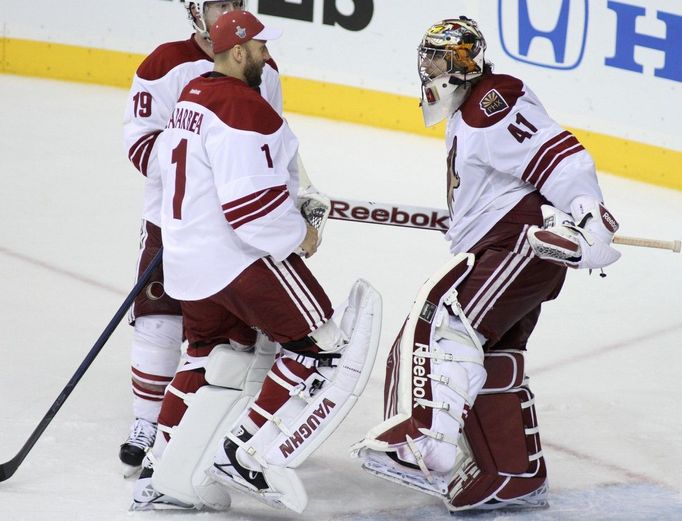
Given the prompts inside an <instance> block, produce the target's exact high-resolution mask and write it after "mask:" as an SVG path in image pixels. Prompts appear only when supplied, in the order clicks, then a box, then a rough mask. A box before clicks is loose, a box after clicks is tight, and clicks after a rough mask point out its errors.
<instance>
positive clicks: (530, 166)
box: [521, 130, 571, 183]
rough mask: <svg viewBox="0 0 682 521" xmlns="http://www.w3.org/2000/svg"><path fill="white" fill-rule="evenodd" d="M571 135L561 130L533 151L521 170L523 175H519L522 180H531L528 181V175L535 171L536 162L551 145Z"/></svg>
mask: <svg viewBox="0 0 682 521" xmlns="http://www.w3.org/2000/svg"><path fill="white" fill-rule="evenodd" d="M570 135H571V133H570V132H569V131H567V130H565V131H563V132H561V133H560V134H557V135H556V136H554V137H553V138H551V139H549V140H547V141H545V142H544V143H543V144H542V146H541V147H540V149H539V150H538V151H537V152H536V153H535V155H534V156H533V159H531V160H530V162H529V163H528V166H527V167H526V169H525V170H524V171H523V175H522V176H521V179H523V180H524V181H528V182H529V183H530V182H532V181H529V178H530V176H531V175H532V174H533V172H534V171H535V169H536V167H537V166H538V163H539V162H540V161H541V160H542V158H543V157H544V156H545V154H546V153H547V152H548V151H550V150H551V149H552V147H554V146H556V145H557V144H558V143H560V142H562V141H563V140H565V139H566V138H568V137H569V136H570Z"/></svg>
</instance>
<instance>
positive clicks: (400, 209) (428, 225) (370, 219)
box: [329, 197, 682, 253]
mask: <svg viewBox="0 0 682 521" xmlns="http://www.w3.org/2000/svg"><path fill="white" fill-rule="evenodd" d="M331 203H332V209H331V213H330V214H329V218H330V219H337V220H340V221H352V222H363V223H370V224H384V225H388V226H400V227H403V228H420V229H422V230H435V231H439V232H443V233H445V232H446V231H447V230H448V227H449V222H450V216H449V214H448V211H447V210H444V209H441V208H428V207H424V206H410V205H404V204H400V205H398V204H390V203H377V202H374V201H355V200H352V199H345V198H340V197H335V198H333V199H332V200H331ZM613 242H614V243H615V244H621V245H624V246H639V247H641V248H659V249H664V250H670V251H673V252H675V253H680V250H681V249H682V241H679V240H674V241H661V240H656V239H645V238H642V237H626V236H623V235H616V236H615V237H614V238H613Z"/></svg>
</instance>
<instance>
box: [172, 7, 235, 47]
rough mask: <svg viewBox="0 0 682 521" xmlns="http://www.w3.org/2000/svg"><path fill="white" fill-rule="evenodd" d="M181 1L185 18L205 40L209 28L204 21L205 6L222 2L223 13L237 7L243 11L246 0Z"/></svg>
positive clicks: (208, 37)
mask: <svg viewBox="0 0 682 521" xmlns="http://www.w3.org/2000/svg"><path fill="white" fill-rule="evenodd" d="M181 2H182V3H183V4H184V5H185V9H187V18H188V19H189V21H190V23H191V24H192V27H193V28H194V30H195V31H197V32H198V33H199V34H200V35H201V36H203V37H204V38H206V39H207V40H210V35H209V30H210V29H211V28H210V27H208V25H209V24H207V22H206V18H205V15H206V8H207V7H208V6H209V5H212V4H215V5H219V4H223V13H227V12H229V11H236V10H238V9H241V10H244V11H245V10H246V0H230V1H227V2H216V1H215V0H211V1H205V2H201V1H199V2H188V1H187V0H181Z"/></svg>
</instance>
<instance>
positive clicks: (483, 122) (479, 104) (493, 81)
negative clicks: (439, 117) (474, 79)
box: [460, 74, 525, 128]
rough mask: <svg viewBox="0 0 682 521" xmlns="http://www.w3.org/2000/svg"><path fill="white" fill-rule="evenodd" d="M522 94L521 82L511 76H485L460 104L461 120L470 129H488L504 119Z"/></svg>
mask: <svg viewBox="0 0 682 521" xmlns="http://www.w3.org/2000/svg"><path fill="white" fill-rule="evenodd" d="M524 94H525V92H524V90H523V82H522V81H521V80H519V79H517V78H514V77H513V76H507V75H504V74H488V75H485V76H483V77H482V78H481V80H480V81H479V82H478V83H476V85H474V87H473V88H472V89H471V93H470V94H469V96H468V97H467V99H466V101H465V102H464V103H463V104H462V107H461V108H460V110H461V112H462V119H464V122H465V123H466V124H467V125H469V126H470V127H475V128H485V127H490V126H492V125H494V124H495V123H497V122H499V121H501V120H502V119H504V117H505V116H507V114H509V112H510V111H511V109H512V108H513V107H514V105H516V102H517V100H518V99H519V98H520V97H521V96H523V95H524Z"/></svg>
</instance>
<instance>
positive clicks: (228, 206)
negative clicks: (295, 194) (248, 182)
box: [223, 185, 287, 210]
mask: <svg viewBox="0 0 682 521" xmlns="http://www.w3.org/2000/svg"><path fill="white" fill-rule="evenodd" d="M286 189H287V187H286V185H279V186H271V187H270V188H266V189H264V190H259V191H258V192H253V193H250V194H249V195H245V196H244V197H240V198H239V199H235V200H234V201H230V202H229V203H225V204H224V205H223V210H236V209H237V208H239V207H240V206H244V205H246V204H249V203H250V202H252V201H256V200H257V199H260V198H261V197H264V196H265V194H267V193H268V192H269V191H271V190H277V191H280V192H282V191H284V190H286Z"/></svg>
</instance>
